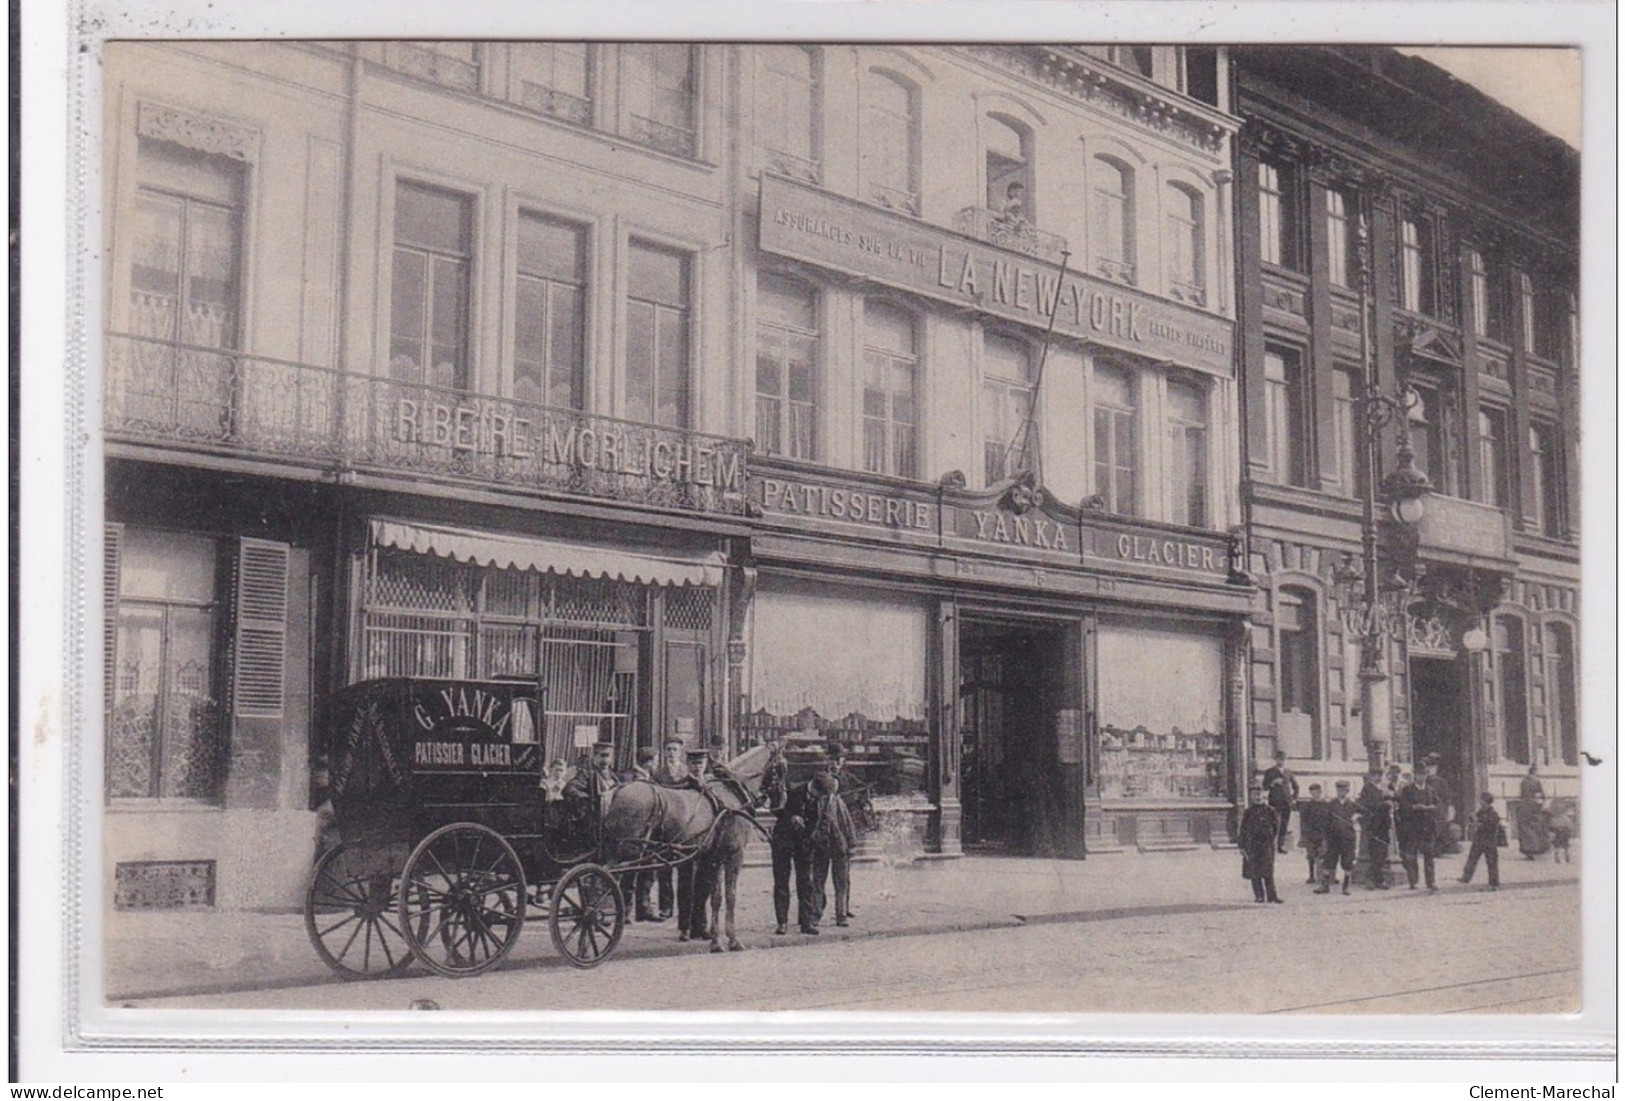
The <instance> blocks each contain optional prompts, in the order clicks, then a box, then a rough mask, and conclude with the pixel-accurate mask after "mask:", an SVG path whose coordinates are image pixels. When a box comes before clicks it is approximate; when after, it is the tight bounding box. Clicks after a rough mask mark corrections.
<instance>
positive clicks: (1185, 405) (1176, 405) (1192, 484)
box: [1168, 378, 1212, 528]
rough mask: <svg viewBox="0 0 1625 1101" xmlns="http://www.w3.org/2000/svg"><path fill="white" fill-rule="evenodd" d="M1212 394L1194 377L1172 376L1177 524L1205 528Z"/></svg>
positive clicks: (1171, 472) (1172, 456)
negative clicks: (1209, 394) (1209, 421)
mask: <svg viewBox="0 0 1625 1101" xmlns="http://www.w3.org/2000/svg"><path fill="white" fill-rule="evenodd" d="M1207 410H1208V395H1207V388H1206V387H1205V386H1203V385H1202V384H1201V383H1199V382H1196V381H1194V380H1191V379H1185V378H1173V379H1169V380H1168V461H1169V474H1168V485H1169V488H1170V489H1171V491H1172V493H1171V501H1172V505H1173V511H1172V513H1171V515H1170V516H1169V519H1170V520H1172V521H1173V522H1174V523H1176V524H1184V525H1186V526H1188V527H1193V528H1205V527H1207V526H1208V525H1209V524H1210V523H1212V517H1211V515H1210V513H1209V509H1208V485H1209V476H1208V412H1207Z"/></svg>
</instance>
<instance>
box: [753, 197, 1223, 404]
mask: <svg viewBox="0 0 1625 1101" xmlns="http://www.w3.org/2000/svg"><path fill="white" fill-rule="evenodd" d="M761 246H762V248H763V250H765V251H767V252H773V253H777V254H779V255H781V256H789V257H791V258H794V259H798V260H804V261H807V262H809V263H813V264H819V265H821V266H824V267H828V268H833V269H835V270H838V271H844V272H847V273H849V274H852V275H857V276H861V277H863V278H865V279H871V280H874V281H876V282H879V283H884V284H886V285H888V286H893V287H898V288H901V289H903V290H910V291H914V292H915V293H917V294H923V295H926V296H928V297H931V298H936V299H939V300H941V301H945V302H950V303H952V304H953V305H956V306H965V307H969V308H971V309H975V310H980V311H982V312H984V313H989V314H993V315H996V316H999V317H1004V318H1008V319H1010V320H1012V321H1018V322H1023V323H1025V324H1029V325H1033V326H1040V327H1041V326H1046V325H1047V324H1048V323H1049V319H1050V316H1051V314H1053V315H1054V317H1055V329H1056V331H1057V332H1059V333H1063V334H1066V335H1070V336H1075V337H1082V338H1083V339H1085V340H1089V341H1094V342H1099V343H1103V344H1109V345H1112V346H1113V347H1117V348H1121V349H1123V350H1126V351H1132V352H1136V353H1139V354H1141V355H1146V356H1151V357H1155V358H1159V359H1167V360H1171V361H1173V362H1175V363H1179V364H1182V365H1184V366H1188V367H1193V368H1196V369H1197V370H1202V371H1206V372H1209V373H1211V374H1216V375H1229V374H1230V373H1231V370H1232V367H1231V362H1230V343H1231V336H1232V334H1231V324H1230V322H1229V321H1228V320H1226V319H1225V318H1223V317H1219V316H1217V315H1215V314H1211V313H1208V312H1206V311H1205V310H1201V309H1197V308H1196V307H1194V306H1187V305H1184V304H1182V303H1179V302H1173V301H1170V300H1168V299H1165V298H1158V297H1157V296H1155V295H1151V294H1146V293H1145V292H1144V291H1141V290H1138V289H1136V288H1134V287H1129V286H1125V285H1123V284H1119V283H1112V282H1108V281H1105V280H1101V279H1095V278H1091V277H1090V276H1087V275H1083V274H1081V273H1079V272H1075V271H1070V270H1064V271H1063V269H1061V268H1059V267H1057V266H1055V265H1054V264H1050V263H1046V262H1044V261H1041V260H1035V259H1033V258H1031V257H1028V256H1025V255H1023V254H1021V253H1017V252H1011V251H1009V250H1007V249H1003V248H999V247H997V246H994V245H990V244H987V243H985V242H982V241H978V240H976V239H974V238H970V237H966V236H964V235H962V234H958V233H953V232H950V231H948V230H945V229H939V228H937V227H934V226H930V225H926V224H924V223H921V222H917V221H915V220H913V219H911V218H903V217H900V216H898V215H895V214H888V213H886V212H884V211H879V210H876V209H874V208H872V207H869V206H867V205H865V204H863V203H859V202H855V201H853V200H851V199H845V198H841V197H840V196H836V195H831V194H829V193H827V192H824V191H820V190H818V189H816V188H811V187H805V186H803V185H800V184H795V183H791V182H789V181H786V180H781V179H778V178H776V177H771V176H769V177H764V178H763V180H762V222H761Z"/></svg>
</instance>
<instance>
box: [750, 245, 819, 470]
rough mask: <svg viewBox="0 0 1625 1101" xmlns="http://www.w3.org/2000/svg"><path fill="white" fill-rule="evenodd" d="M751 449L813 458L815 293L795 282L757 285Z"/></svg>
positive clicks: (774, 279)
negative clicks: (754, 411)
mask: <svg viewBox="0 0 1625 1101" xmlns="http://www.w3.org/2000/svg"><path fill="white" fill-rule="evenodd" d="M756 313H757V319H758V320H757V322H756V446H757V447H758V448H760V449H761V450H762V452H763V453H765V454H768V455H783V456H785V457H786V458H790V459H815V458H817V457H818V456H817V433H818V422H817V394H818V345H819V336H818V293H817V292H816V291H815V290H813V288H812V287H810V286H808V285H807V284H805V283H802V282H800V281H799V280H795V279H789V278H786V277H784V276H781V275H770V274H762V275H759V276H758V277H757V280H756Z"/></svg>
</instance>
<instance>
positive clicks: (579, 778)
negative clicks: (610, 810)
mask: <svg viewBox="0 0 1625 1101" xmlns="http://www.w3.org/2000/svg"><path fill="white" fill-rule="evenodd" d="M614 764H615V743H614V742H608V741H604V742H599V743H598V744H597V745H595V746H593V747H592V763H591V764H590V765H589V766H588V767H586V768H582V769H577V770H576V774H575V775H574V776H572V777H570V782H569V783H567V784H565V785H564V795H565V798H567V799H573V800H576V801H578V803H580V802H586V801H590V803H591V806H592V807H593V809H594V810H595V811H596V810H598V809H600V808H601V806H602V801H603V798H604V796H605V795H606V794H607V793H609V792H610V791H612V790H614V789H615V788H616V787H617V786H619V784H620V780H619V779H618V778H617V777H616V775H615V768H614Z"/></svg>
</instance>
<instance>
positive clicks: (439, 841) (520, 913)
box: [400, 822, 525, 978]
mask: <svg viewBox="0 0 1625 1101" xmlns="http://www.w3.org/2000/svg"><path fill="white" fill-rule="evenodd" d="M401 883H402V889H401V902H400V916H401V927H402V928H403V929H404V930H405V931H406V939H407V941H408V942H409V943H410V944H411V945H412V952H413V953H414V954H415V955H416V956H417V958H418V959H420V960H422V961H423V963H424V965H425V966H427V967H428V968H429V969H430V970H432V971H435V972H436V973H438V974H441V975H445V976H447V977H449V978H461V977H463V976H467V975H478V974H480V973H482V972H485V971H489V970H490V969H491V968H493V967H495V966H496V965H497V964H499V963H501V962H502V960H503V959H504V957H506V956H507V954H508V953H509V952H510V951H512V950H513V946H514V944H515V942H517V941H518V940H519V930H520V929H521V928H522V927H523V926H524V924H525V872H524V869H523V868H522V867H521V866H520V864H519V857H518V856H517V855H516V854H515V853H514V851H513V846H512V845H509V844H508V842H507V841H506V840H504V839H503V838H502V836H501V835H500V834H498V833H496V832H495V831H494V830H491V829H488V828H486V827H485V826H481V825H478V824H476V823H471V822H459V823H454V824H452V825H450V826H442V827H441V828H440V829H438V830H435V831H434V832H433V833H431V834H430V835H429V836H428V837H425V838H424V839H423V840H422V841H421V842H420V843H419V844H418V847H417V848H415V849H413V850H412V855H411V856H409V857H407V859H406V869H405V871H403V872H402V873H401Z"/></svg>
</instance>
